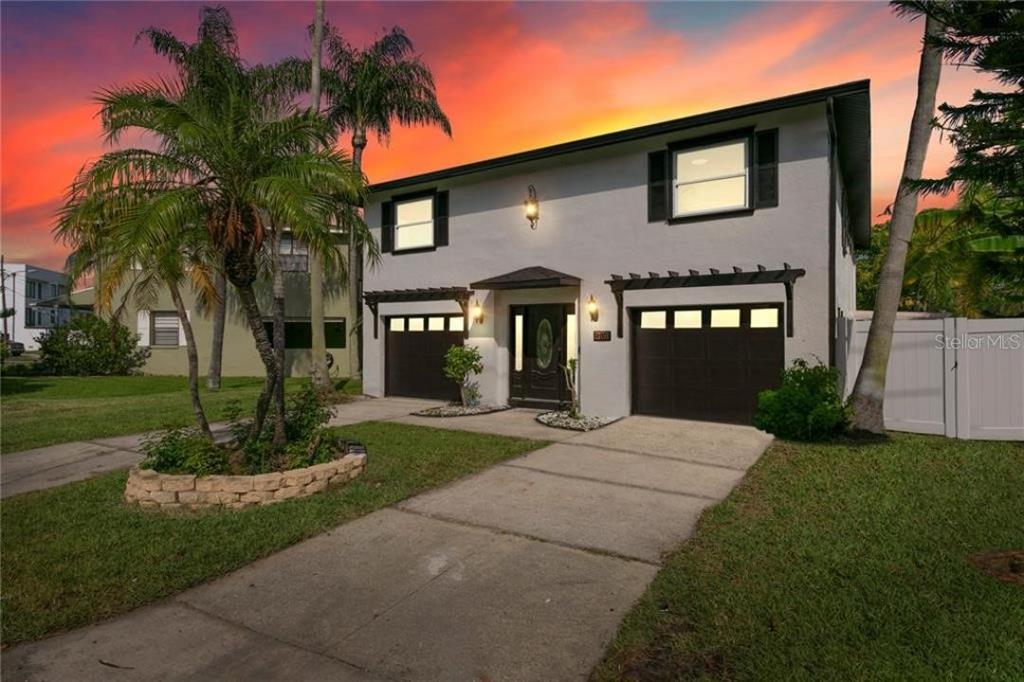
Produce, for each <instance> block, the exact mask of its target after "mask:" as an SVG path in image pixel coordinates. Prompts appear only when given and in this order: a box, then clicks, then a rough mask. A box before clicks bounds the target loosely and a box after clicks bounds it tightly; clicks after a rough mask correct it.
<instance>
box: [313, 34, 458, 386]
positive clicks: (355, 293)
mask: <svg viewBox="0 0 1024 682" xmlns="http://www.w3.org/2000/svg"><path fill="white" fill-rule="evenodd" d="M325 40H326V49H327V55H328V58H329V62H328V63H329V66H328V68H327V69H325V70H324V74H323V75H324V78H323V91H324V95H325V96H326V97H327V116H328V119H329V120H330V122H331V123H332V124H333V125H334V126H335V128H336V130H337V132H338V134H342V133H346V132H347V133H350V134H351V136H352V165H353V167H354V169H355V172H356V173H358V174H359V175H362V168H363V152H364V151H365V149H366V144H367V136H368V135H369V134H371V133H372V134H374V135H376V136H377V139H378V140H380V141H382V142H387V141H388V140H389V139H390V136H391V124H392V122H397V123H399V124H401V125H406V126H411V125H436V126H438V127H439V128H441V130H443V131H444V133H445V134H446V135H448V136H451V134H452V129H451V123H449V121H448V117H447V116H446V115H445V113H444V111H442V110H441V106H440V104H438V102H437V91H436V88H435V86H434V78H433V76H432V75H431V73H430V69H429V68H427V66H426V65H425V64H424V63H423V62H422V61H421V60H420V58H419V57H418V56H416V54H415V52H414V50H413V44H412V41H411V40H410V39H409V37H408V36H407V35H406V34H405V32H404V31H403V30H402V29H401V28H398V27H397V26H396V27H394V28H392V29H391V30H390V31H388V32H387V33H385V34H384V35H382V36H381V37H380V38H378V39H377V40H376V41H375V42H374V43H373V44H372V45H370V46H369V47H367V48H365V49H358V48H355V47H352V46H351V45H349V44H348V43H347V42H346V41H345V40H344V39H343V38H342V37H341V35H339V34H338V33H337V32H336V31H334V30H333V29H331V28H330V27H328V29H327V33H326V37H325ZM367 248H369V249H371V251H370V252H369V254H368V255H369V257H371V258H374V257H375V256H376V250H375V249H376V245H375V244H373V242H372V240H365V239H362V238H360V236H359V235H358V234H355V235H350V237H349V240H348V259H347V262H348V271H347V278H348V298H349V307H350V309H351V310H352V311H353V312H354V313H355V315H356V324H355V325H353V328H352V329H351V330H350V332H352V333H353V339H352V341H351V342H350V344H349V364H350V367H351V373H352V374H353V375H354V376H362V338H361V335H360V334H359V333H358V332H359V330H360V329H361V321H362V309H363V307H362V301H361V300H360V299H361V295H362V291H361V286H362V272H363V256H364V254H363V251H364V249H367Z"/></svg>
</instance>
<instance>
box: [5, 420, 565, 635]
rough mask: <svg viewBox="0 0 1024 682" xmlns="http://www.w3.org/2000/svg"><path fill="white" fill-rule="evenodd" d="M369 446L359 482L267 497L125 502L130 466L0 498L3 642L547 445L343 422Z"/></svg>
mask: <svg viewBox="0 0 1024 682" xmlns="http://www.w3.org/2000/svg"><path fill="white" fill-rule="evenodd" d="M339 433H343V434H344V435H346V436H348V437H350V438H353V439H357V440H360V441H362V442H363V443H365V444H366V446H367V449H368V450H369V456H368V459H367V469H366V471H365V472H364V474H363V475H362V476H361V477H360V478H358V479H356V480H355V481H354V482H352V483H350V484H348V485H346V486H344V487H341V488H338V489H334V490H329V491H327V492H325V493H322V494H319V495H313V496H312V497H309V498H305V499H298V500H290V501H288V502H282V503H281V504H276V505H272V506H269V507H262V508H252V509H245V510H240V511H209V512H203V513H192V514H177V515H168V514H164V513H161V512H159V511H143V510H139V509H137V508H129V507H126V506H125V505H124V504H123V503H122V501H121V495H122V493H123V492H124V483H125V474H124V473H123V472H120V473H115V474H108V475H106V476H101V477H98V478H94V479H91V480H88V481H83V482H80V483H73V484H71V485H66V486H62V487H59V488H53V489H50V490H45V491H41V492H37V493H29V494H27V495H20V496H17V497H14V498H11V499H9V500H5V501H3V502H2V503H0V530H2V533H0V550H2V555H3V573H2V576H0V593H2V594H3V621H2V626H3V629H2V636H0V641H2V643H3V644H4V645H8V644H13V643H15V642H19V641H24V640H31V639H38V638H40V637H43V636H44V635H47V634H50V633H53V632H56V631H58V630H63V629H67V628H72V627H76V626H80V625H85V624H87V623H91V622H94V621H97V620H100V619H103V618H108V617H110V616H114V615H116V614H119V613H123V612H125V611H127V610H129V609H132V608H135V607H137V606H141V605H142V604H146V603H147V602H151V601H153V600H155V599H159V598H161V597H166V596H167V595H170V594H173V593H175V592H178V591H180V590H183V589H185V588H186V587H189V586H191V585H195V584H197V583H200V582H203V581H205V580H209V579H210V578H213V577H215V576H219V575H221V574H223V573H227V572H228V571H231V570H234V569H236V568H238V567H240V566H243V565H245V564H247V563H249V562H251V561H254V560H255V559H257V558H259V557H262V556H265V555H267V554H269V553H271V552H274V551H277V550H279V549H282V548H284V547H287V546H288V545H291V544H293V543H295V542H298V541H299V540H302V539H303V538H308V537H310V536H312V535H315V534H317V533H319V532H322V531H324V530H326V529H328V528H331V527H332V526H335V525H337V524H339V523H342V522H344V521H348V520H350V519H353V518H355V517H357V516H362V515H364V514H366V513H368V512H370V511H373V510H375V509H379V508H381V507H383V506H386V505H389V504H393V503H395V502H398V501H399V500H402V499H404V498H406V497H409V496H411V495H414V494H416V493H418V492H421V491H423V490H427V489H429V488H433V487H435V486H438V485H441V484H443V483H447V482H448V481H451V480H454V479H456V478H459V477H461V476H464V475H466V474H469V473H471V472H474V471H478V470H480V469H483V468H485V467H487V466H489V465H491V464H494V463H496V462H500V461H502V460H505V459H508V458H510V457H515V456H517V455H520V454H523V453H525V452H528V451H530V450H534V449H536V448H538V447H541V446H543V445H546V443H544V442H541V441H529V440H522V439H518V438H508V437H503V436H491V435H485V434H474V433H468V432H463V431H449V430H442V429H431V428H424V427H418V426H406V425H402V424H393V423H388V424H384V423H380V422H367V423H363V424H357V425H355V426H351V427H344V428H343V429H339Z"/></svg>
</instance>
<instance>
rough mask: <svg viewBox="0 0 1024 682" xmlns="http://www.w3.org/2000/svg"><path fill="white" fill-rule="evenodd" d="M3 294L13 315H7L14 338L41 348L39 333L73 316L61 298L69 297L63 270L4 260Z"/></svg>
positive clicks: (10, 333)
mask: <svg viewBox="0 0 1024 682" xmlns="http://www.w3.org/2000/svg"><path fill="white" fill-rule="evenodd" d="M3 278H4V296H5V298H6V303H7V307H8V308H12V309H13V310H14V315H12V316H11V317H8V318H7V333H8V334H9V335H10V338H11V341H20V342H21V343H23V344H25V350H30V351H32V350H38V349H39V342H38V341H37V338H38V337H39V335H40V334H42V333H43V332H45V331H46V330H47V329H50V328H51V327H56V326H57V325H58V324H64V323H65V322H68V321H69V320H70V319H71V315H72V310H71V309H70V307H69V306H68V305H66V304H65V303H63V302H62V301H61V299H62V298H66V297H67V293H68V278H67V276H66V275H65V274H64V273H63V272H58V271H56V270H47V269H46V268H41V267H37V266H35V265H28V264H26V263H4V267H3Z"/></svg>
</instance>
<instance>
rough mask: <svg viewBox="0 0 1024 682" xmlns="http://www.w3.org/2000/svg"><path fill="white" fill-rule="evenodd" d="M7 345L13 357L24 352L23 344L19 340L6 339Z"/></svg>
mask: <svg viewBox="0 0 1024 682" xmlns="http://www.w3.org/2000/svg"><path fill="white" fill-rule="evenodd" d="M7 345H8V346H9V347H10V349H11V355H13V356H14V357H18V356H19V355H21V354H22V353H24V352H25V344H23V343H22V342H21V341H8V342H7Z"/></svg>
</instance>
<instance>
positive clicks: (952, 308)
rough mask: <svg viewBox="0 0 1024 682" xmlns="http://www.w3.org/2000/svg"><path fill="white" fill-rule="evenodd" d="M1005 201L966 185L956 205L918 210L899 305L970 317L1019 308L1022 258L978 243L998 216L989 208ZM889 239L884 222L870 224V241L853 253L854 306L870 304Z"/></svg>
mask: <svg viewBox="0 0 1024 682" xmlns="http://www.w3.org/2000/svg"><path fill="white" fill-rule="evenodd" d="M1005 204H1006V202H1004V201H1000V200H998V199H995V198H994V197H992V196H991V195H988V193H987V192H986V191H984V189H978V190H976V189H974V188H973V186H967V187H966V188H965V191H964V192H963V193H962V194H961V196H960V200H959V201H958V202H957V204H956V206H954V207H952V208H948V209H937V208H933V209H927V210H924V211H921V212H920V213H918V214H917V217H916V218H915V220H914V239H913V241H912V242H911V243H910V247H909V249H908V251H907V264H906V268H905V271H904V275H903V291H902V295H901V297H900V307H899V309H900V310H910V311H927V312H941V313H948V314H950V315H955V316H958V317H974V318H980V317H1015V316H1018V315H1021V314H1024V282H1021V276H1022V275H1024V263H1021V262H1020V260H1019V258H1018V257H1017V256H1016V255H1015V254H1013V253H1006V252H1003V251H1000V250H994V251H984V250H981V249H979V248H978V247H977V246H978V244H979V243H983V242H984V241H985V240H986V239H987V238H989V237H990V236H991V232H990V230H989V225H990V224H991V221H992V220H994V219H995V220H998V219H999V218H998V217H996V218H992V217H990V215H989V214H990V213H993V212H995V213H999V212H1001V211H1008V210H1012V209H1009V208H1006V207H1005ZM888 239H889V225H888V223H882V224H880V225H875V226H874V228H873V229H872V232H871V245H870V246H869V247H868V249H866V250H864V251H861V252H860V253H859V254H858V256H857V307H858V309H861V310H867V309H870V308H872V307H873V306H874V301H875V293H876V291H877V290H878V275H879V272H880V271H881V268H882V264H883V263H884V262H885V256H886V249H887V243H888ZM1015 260H1016V261H1017V263H1016V265H1014V263H1013V261H1015Z"/></svg>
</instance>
